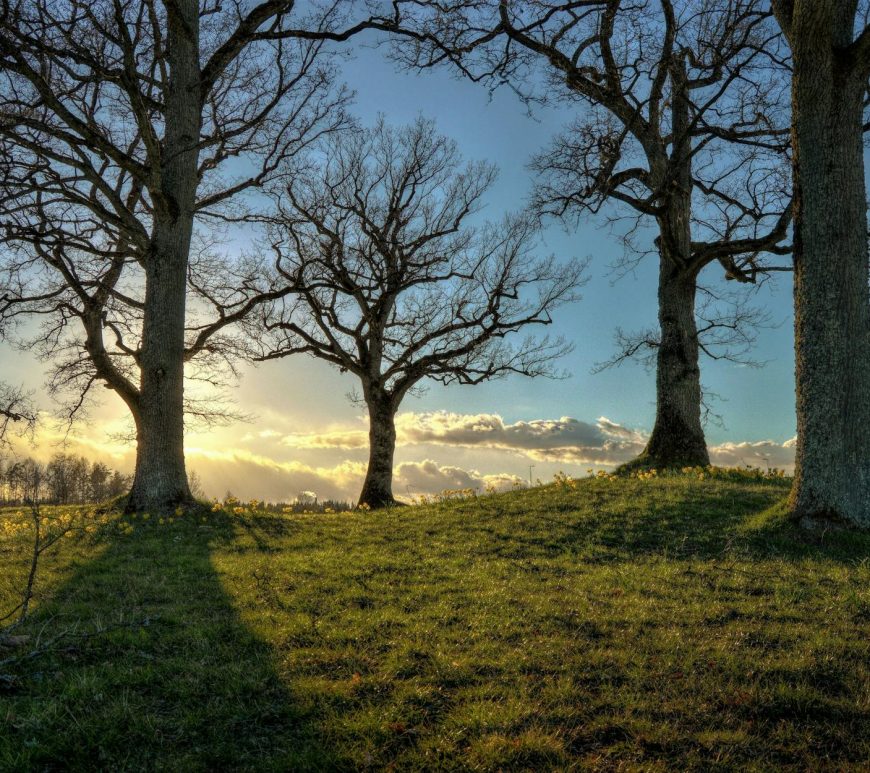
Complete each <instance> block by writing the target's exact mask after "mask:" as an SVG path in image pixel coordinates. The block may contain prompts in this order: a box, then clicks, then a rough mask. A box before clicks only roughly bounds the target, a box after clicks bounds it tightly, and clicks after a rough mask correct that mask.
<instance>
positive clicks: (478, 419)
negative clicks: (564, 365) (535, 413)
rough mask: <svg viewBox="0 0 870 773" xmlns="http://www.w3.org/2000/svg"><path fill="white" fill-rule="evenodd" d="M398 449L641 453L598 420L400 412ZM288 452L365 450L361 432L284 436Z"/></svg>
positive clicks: (629, 438)
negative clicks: (435, 447) (437, 447)
mask: <svg viewBox="0 0 870 773" xmlns="http://www.w3.org/2000/svg"><path fill="white" fill-rule="evenodd" d="M396 436H397V438H396V440H397V443H398V445H400V446H408V445H443V446H460V447H464V448H487V449H494V450H500V451H510V452H515V453H519V454H522V455H523V456H527V457H529V458H531V459H536V460H539V461H554V462H566V463H573V464H603V465H612V464H619V463H621V462H624V461H626V460H628V459H631V458H632V457H634V456H636V455H637V454H638V453H640V451H641V450H642V449H643V446H644V444H645V442H646V437H645V435H644V434H643V433H641V432H639V431H637V430H633V429H630V428H628V427H624V426H622V425H621V424H617V423H616V422H614V421H611V420H610V419H608V418H607V417H605V416H602V417H601V418H599V419H598V421H597V422H596V423H594V424H592V423H589V422H585V421H580V420H579V419H574V418H571V417H570V416H563V417H561V418H559V419H534V420H532V421H518V422H514V423H507V422H505V421H504V419H503V418H502V417H501V416H499V415H498V414H495V413H477V414H463V413H450V412H447V411H435V412H432V413H401V414H399V415H398V416H397V417H396ZM284 443H285V444H287V445H289V446H292V447H294V448H332V449H345V450H350V449H357V448H365V447H366V446H367V445H368V432H367V431H366V430H362V429H360V430H354V429H339V430H334V431H329V432H322V433H314V434H296V435H288V436H286V437H285V438H284Z"/></svg>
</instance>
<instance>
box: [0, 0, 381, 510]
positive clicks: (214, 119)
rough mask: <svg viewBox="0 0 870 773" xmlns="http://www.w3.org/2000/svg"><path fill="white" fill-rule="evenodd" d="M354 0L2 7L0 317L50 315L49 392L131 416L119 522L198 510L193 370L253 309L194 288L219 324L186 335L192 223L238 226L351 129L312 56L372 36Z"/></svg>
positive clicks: (148, 0) (238, 297) (229, 291)
mask: <svg viewBox="0 0 870 773" xmlns="http://www.w3.org/2000/svg"><path fill="white" fill-rule="evenodd" d="M300 5H301V4H300ZM358 5H360V4H357V3H350V2H332V3H319V4H307V5H306V6H305V7H303V8H301V9H300V8H297V3H296V2H294V1H293V0H269V1H268V2H265V1H263V2H243V1H242V0H230V2H219V1H218V0H203V2H199V1H198V0H0V168H2V171H0V186H2V190H0V208H2V214H3V221H4V229H5V233H4V237H5V240H6V243H7V245H9V247H10V249H9V251H8V255H6V256H4V263H5V269H6V271H5V276H4V278H3V286H2V287H0V299H2V300H0V315H2V316H3V318H4V319H5V320H6V322H9V321H10V320H15V319H17V318H18V317H20V316H21V315H28V314H36V315H39V316H40V317H41V318H42V319H45V320H47V322H46V326H45V327H44V328H43V337H42V339H41V342H42V344H43V345H44V346H45V349H46V351H48V352H51V351H52V347H55V346H67V347H69V344H70V339H69V337H68V332H69V327H68V325H69V323H70V322H74V323H75V325H77V326H78V329H79V330H80V331H81V333H80V335H79V338H78V339H77V340H76V341H74V342H73V343H72V353H73V357H72V361H71V363H68V364H69V365H70V367H69V368H67V369H65V370H61V371H60V372H59V373H58V376H57V382H56V383H59V384H61V385H63V384H70V383H75V384H79V385H84V387H83V388H84V389H85V391H87V389H89V388H90V386H91V385H93V384H94V383H103V384H105V385H106V386H107V387H109V388H110V389H113V390H114V391H115V392H116V393H117V394H118V395H119V396H120V397H121V399H122V400H123V401H124V402H125V403H126V405H127V406H128V407H129V409H130V411H131V413H132V415H133V418H134V421H135V424H136V440H137V454H136V468H135V475H134V480H133V486H132V490H131V492H130V498H129V507H130V508H131V509H145V508H154V507H157V508H163V507H168V506H173V505H175V504H179V503H182V504H183V503H187V502H190V501H191V495H190V490H189V486H188V481H187V476H186V472H185V464H184V450H183V434H184V418H183V413H184V366H185V362H186V361H191V360H193V359H194V358H196V357H198V356H207V355H209V354H214V352H215V349H216V348H218V341H219V339H220V337H221V336H223V335H224V334H225V331H226V330H227V329H228V327H229V326H230V325H231V324H232V323H234V322H236V321H238V320H239V319H240V318H241V317H242V316H244V314H245V313H247V312H248V311H249V310H250V309H251V308H252V307H253V305H254V304H255V303H256V301H257V299H255V298H254V297H253V295H256V293H254V292H253V286H252V285H250V284H249V283H247V280H246V279H245V278H242V279H240V280H239V284H238V287H241V288H242V290H241V291H239V290H238V289H237V288H233V287H229V288H227V287H224V290H225V291H226V292H225V293H224V294H223V295H220V294H214V293H212V292H210V291H208V290H206V291H205V292H201V293H200V299H201V300H203V302H204V303H205V304H206V305H208V304H212V305H213V306H216V307H217V310H216V311H217V313H216V314H215V315H214V317H213V318H212V319H210V320H208V321H205V322H203V323H202V324H200V325H196V326H192V325H190V324H189V318H188V313H187V312H188V309H187V298H188V292H189V289H190V285H189V282H188V280H189V275H190V270H191V262H190V254H191V244H192V240H193V238H194V234H195V230H194V229H195V224H196V223H198V222H205V221H209V220H210V221H211V222H222V220H221V218H227V217H228V216H229V217H230V219H232V217H231V216H232V214H233V213H235V212H237V211H238V210H239V209H240V208H243V207H244V197H245V196H246V194H249V193H250V192H252V191H254V190H255V189H257V188H258V187H260V186H262V185H263V184H264V183H265V182H266V181H267V180H268V179H269V178H270V176H272V175H273V174H274V173H275V171H276V169H278V167H279V166H280V164H281V162H282V160H283V159H285V158H286V157H287V156H288V155H292V154H293V153H295V152H298V151H299V150H300V149H301V148H304V147H305V146H306V145H307V144H308V143H309V142H311V141H312V139H314V138H315V137H317V136H318V135H320V134H321V133H323V132H329V131H332V130H334V129H336V128H337V127H338V126H340V125H342V124H343V123H344V121H345V117H344V114H343V112H342V110H341V108H342V105H343V103H344V101H345V99H346V95H345V94H343V93H342V92H340V91H339V92H335V91H333V90H332V89H331V88H330V87H331V84H332V81H333V80H334V75H335V72H334V66H333V65H331V64H330V63H329V62H328V61H327V60H326V59H325V58H324V56H323V54H324V52H325V46H326V45H327V44H328V43H329V42H330V41H343V40H347V39H348V38H350V37H351V36H352V35H354V34H356V33H358V32H361V31H363V30H365V29H367V28H369V27H378V26H379V27H383V25H382V24H381V23H380V22H379V21H378V20H377V19H374V18H369V17H368V16H362V17H360V18H351V14H352V13H356V11H357V7H358ZM199 289H200V290H202V289H203V288H202V287H201V286H199ZM247 290H251V291H252V292H250V293H249V292H246V291H247ZM0 327H2V323H0ZM0 332H2V331H0ZM67 350H68V351H69V349H68V348H67ZM75 407H76V406H75V405H74V406H73V410H75Z"/></svg>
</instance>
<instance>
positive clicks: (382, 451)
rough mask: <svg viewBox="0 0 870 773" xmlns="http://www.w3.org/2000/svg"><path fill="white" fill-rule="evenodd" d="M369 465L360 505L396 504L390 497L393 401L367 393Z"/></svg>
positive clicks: (394, 433)
mask: <svg viewBox="0 0 870 773" xmlns="http://www.w3.org/2000/svg"><path fill="white" fill-rule="evenodd" d="M366 402H367V404H368V408H369V466H368V470H367V471H366V479H365V482H364V483H363V488H362V493H361V494H360V497H359V503H360V504H361V505H368V506H369V507H371V508H372V509H376V508H379V507H390V506H392V505H395V504H397V502H396V500H395V499H394V497H393V455H394V453H395V450H396V421H395V418H396V404H395V402H394V401H393V400H392V399H390V398H389V397H388V396H387V395H384V394H368V395H367V396H366Z"/></svg>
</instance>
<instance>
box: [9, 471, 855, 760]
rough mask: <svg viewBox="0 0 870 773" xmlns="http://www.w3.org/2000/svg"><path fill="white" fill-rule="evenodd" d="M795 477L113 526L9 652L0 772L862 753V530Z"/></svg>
mask: <svg viewBox="0 0 870 773" xmlns="http://www.w3.org/2000/svg"><path fill="white" fill-rule="evenodd" d="M786 493H787V482H783V481H776V480H773V481H761V480H757V481H753V480H742V479H734V480H732V479H727V478H723V479H713V480H710V479H706V480H698V479H697V476H694V475H686V476H675V477H667V478H665V477H663V478H661V479H649V480H625V479H622V480H607V479H589V480H583V481H580V482H579V483H577V484H568V483H563V484H556V485H551V486H547V487H543V488H537V489H530V490H527V491H517V492H513V493H509V494H503V495H497V496H492V497H483V498H479V499H466V500H462V501H450V502H445V503H440V504H434V505H427V506H421V507H414V508H401V509H397V510H393V511H389V512H377V513H365V514H363V513H357V514H351V513H345V514H327V515H292V516H291V515H288V516H286V517H280V516H275V515H265V514H262V513H257V512H250V511H249V509H246V510H248V511H246V512H241V513H234V512H225V511H221V512H212V513H209V514H208V515H196V516H192V515H189V514H187V515H182V516H180V517H177V518H173V519H172V522H171V523H170V522H169V521H168V520H167V519H164V521H163V523H161V522H160V520H159V519H157V518H156V517H153V518H150V519H148V520H147V521H146V520H143V519H142V518H141V517H140V518H137V519H129V518H128V519H122V518H120V517H117V516H110V517H106V518H104V522H103V523H102V524H101V525H100V526H99V527H98V528H96V529H95V530H92V531H90V532H85V533H80V534H76V535H75V536H73V537H71V538H68V539H64V540H62V541H61V542H60V543H59V545H58V547H57V549H56V550H55V551H53V552H50V553H47V554H46V556H45V562H44V567H43V569H42V575H41V576H40V578H39V585H38V586H37V598H36V599H35V607H34V611H33V614H32V619H31V621H30V623H29V624H28V626H27V631H26V633H28V634H29V635H30V637H31V638H30V639H29V640H28V643H27V644H26V645H24V647H25V648H26V647H33V646H34V644H35V643H36V642H37V638H36V637H37V636H38V635H40V634H41V636H42V640H41V641H46V640H47V639H49V638H51V637H52V636H53V635H54V634H55V633H56V632H58V631H67V632H68V634H69V635H68V636H66V637H65V638H63V639H61V640H60V641H59V642H58V643H57V644H56V645H54V646H53V647H51V648H50V651H49V652H47V653H44V654H42V655H40V656H38V657H36V658H33V659H31V660H28V661H26V662H24V663H15V662H13V663H11V664H7V666H6V667H5V668H4V667H0V673H5V674H6V676H5V679H4V681H2V682H0V769H2V770H4V771H5V770H16V771H17V770H29V769H35V770H56V769H58V770H59V769H64V770H66V769H73V770H75V769H79V770H86V769H87V770H91V769H95V768H99V769H107V770H173V771H197V770H257V771H261V770H264V771H265V770H384V769H392V770H418V769H428V770H549V769H556V770H562V769H566V770H567V769H578V770H586V769H589V770H659V769H661V770H665V769H668V770H672V769H673V770H704V771H707V770H737V769H739V770H788V769H792V770H822V769H829V770H849V769H854V770H860V769H863V770H866V769H868V766H870V762H868V761H870V560H868V559H870V536H867V535H855V534H848V533H844V532H828V533H822V532H813V533H808V534H807V533H801V532H799V531H797V530H795V529H794V528H793V527H792V526H790V525H789V524H788V523H787V521H786V520H785V518H784V516H783V512H784V509H783V501H784V498H785V495H786ZM21 517H23V516H21ZM21 517H19V516H17V515H16V514H15V512H14V511H10V512H7V513H5V514H4V515H3V516H2V518H4V519H5V521H4V522H5V523H6V525H7V527H6V529H5V530H4V531H3V532H2V534H4V535H5V536H3V537H2V538H0V561H2V566H3V568H4V572H3V577H2V579H0V609H2V608H5V607H8V606H12V605H13V604H14V602H15V597H14V589H15V587H19V586H20V583H21V582H22V579H23V578H22V573H23V572H24V571H25V569H26V564H27V556H26V555H25V552H26V548H27V539H28V536H29V534H28V531H27V529H26V528H25V527H24V526H21V527H20V528H17V529H16V528H15V526H14V524H15V523H16V522H17V521H18V520H19V519H20V518H21ZM22 523H23V522H22ZM15 654H16V653H15V652H10V651H5V652H4V651H2V650H0V661H2V660H3V659H4V658H8V657H11V656H14V655H15ZM17 654H18V655H20V654H21V653H20V652H18V653H17Z"/></svg>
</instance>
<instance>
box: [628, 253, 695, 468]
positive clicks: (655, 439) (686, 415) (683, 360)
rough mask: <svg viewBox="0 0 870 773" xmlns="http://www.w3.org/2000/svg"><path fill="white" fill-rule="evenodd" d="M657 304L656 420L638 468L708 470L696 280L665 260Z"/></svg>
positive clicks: (662, 266) (670, 261) (660, 270)
mask: <svg viewBox="0 0 870 773" xmlns="http://www.w3.org/2000/svg"><path fill="white" fill-rule="evenodd" d="M658 301H659V325H660V328H661V344H660V346H659V349H658V354H657V361H656V419H655V425H654V426H653V431H652V435H651V436H650V439H649V442H648V443H647V446H646V449H645V450H644V452H643V454H642V455H641V457H640V459H638V460H637V463H639V464H642V465H643V466H649V467H656V468H665V467H684V466H694V465H707V464H709V463H710V457H709V455H708V453H707V443H706V441H705V439H704V430H703V428H702V426H701V371H700V368H699V366H698V331H697V327H696V325H695V276H694V274H693V273H691V272H688V273H687V272H686V271H685V270H680V268H679V267H678V266H677V265H676V264H675V263H674V262H673V261H672V260H669V259H667V258H666V257H664V256H662V258H661V259H660V263H659V290H658Z"/></svg>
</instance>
